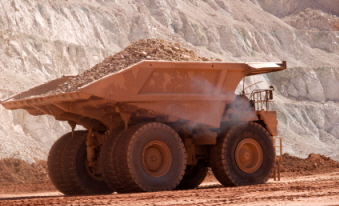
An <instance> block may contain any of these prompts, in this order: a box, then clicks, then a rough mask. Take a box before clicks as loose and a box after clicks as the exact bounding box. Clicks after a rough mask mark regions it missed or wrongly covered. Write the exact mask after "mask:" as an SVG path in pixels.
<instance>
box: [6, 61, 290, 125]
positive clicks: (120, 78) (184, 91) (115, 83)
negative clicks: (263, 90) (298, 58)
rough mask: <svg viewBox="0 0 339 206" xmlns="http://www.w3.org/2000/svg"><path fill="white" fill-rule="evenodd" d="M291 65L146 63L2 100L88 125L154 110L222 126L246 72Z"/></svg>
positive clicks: (54, 83)
mask: <svg viewBox="0 0 339 206" xmlns="http://www.w3.org/2000/svg"><path fill="white" fill-rule="evenodd" d="M285 68H286V63H285V62H282V63H225V62H168V61H142V62H140V63H138V64H135V65H132V66H130V67H129V68H126V69H124V70H121V71H119V72H117V73H113V74H110V75H107V76H105V77H103V78H101V79H99V80H96V81H94V82H91V83H89V84H87V85H84V86H82V87H80V88H78V89H77V90H76V91H74V92H69V93H60V94H55V95H49V96H44V95H42V94H43V93H45V92H46V91H48V90H51V89H53V88H56V87H57V86H58V84H61V83H64V82H67V80H68V79H69V78H67V77H65V78H61V79H58V80H54V81H51V82H49V83H47V84H44V85H40V86H38V87H36V88H33V89H31V90H28V91H26V92H23V93H21V94H18V95H15V96H13V97H12V98H10V99H7V100H5V101H2V102H1V104H2V105H3V106H4V107H5V108H6V109H11V110H14V109H25V110H27V111H28V112H29V113H30V114H32V115H44V114H49V115H52V116H54V117H55V119H57V120H64V121H73V122H76V123H77V124H81V125H83V126H85V127H86V124H87V123H88V121H91V119H95V120H98V121H100V122H101V123H103V124H104V125H106V126H107V127H110V125H113V124H114V123H113V122H114V119H115V117H117V116H121V113H124V114H128V113H135V112H137V111H139V112H148V113H150V112H153V113H156V114H161V115H166V116H169V117H171V118H177V119H183V120H189V121H193V122H196V123H201V124H206V125H209V126H211V127H219V125H220V121H221V118H222V114H223V111H224V109H225V105H226V104H228V103H231V102H232V101H234V99H235V94H234V91H235V89H236V88H237V86H238V84H239V82H240V81H241V79H242V78H243V77H245V76H250V75H256V74H263V73H269V72H275V71H280V70H283V69H285Z"/></svg>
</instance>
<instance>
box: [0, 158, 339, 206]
mask: <svg viewBox="0 0 339 206" xmlns="http://www.w3.org/2000/svg"><path fill="white" fill-rule="evenodd" d="M46 171H47V166H46V162H45V161H38V162H36V163H34V164H28V163H26V162H24V161H22V160H18V159H3V160H0V173H1V178H0V180H1V181H0V193H1V194H0V205H3V206H5V205H6V206H7V205H145V206H146V205H226V204H227V205H309V206H312V205H328V206H339V162H336V161H334V160H332V159H330V158H328V157H325V156H323V155H319V154H310V155H309V156H308V157H307V158H305V159H302V158H298V157H294V156H290V155H289V154H284V155H283V161H282V162H281V180H280V181H274V179H273V177H272V178H271V179H270V180H269V181H268V182H267V183H266V184H262V185H252V186H242V187H222V186H221V185H220V184H219V183H218V181H217V180H216V179H215V178H214V176H213V174H212V173H209V175H208V176H207V177H206V179H205V181H204V182H203V183H202V185H201V186H200V187H199V188H198V189H194V190H182V191H167V192H153V193H135V194H112V195H97V196H64V195H62V194H61V193H59V192H57V191H56V190H55V188H54V187H53V185H52V184H51V183H50V181H49V179H48V175H47V172H46Z"/></svg>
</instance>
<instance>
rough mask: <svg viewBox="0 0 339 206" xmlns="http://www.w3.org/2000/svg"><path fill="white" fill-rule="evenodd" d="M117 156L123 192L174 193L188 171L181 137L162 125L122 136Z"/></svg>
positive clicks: (140, 127)
mask: <svg viewBox="0 0 339 206" xmlns="http://www.w3.org/2000/svg"><path fill="white" fill-rule="evenodd" d="M114 157H115V162H116V165H118V167H116V174H117V178H118V180H119V185H120V186H121V187H119V188H117V192H121V193H127V192H153V191H165V190H172V189H174V188H175V187H176V186H177V185H178V184H179V183H180V181H181V179H182V178H183V175H184V173H185V168H186V151H185V147H184V144H183V143H182V140H181V138H180V137H179V135H178V134H177V133H176V132H175V131H174V130H173V129H172V128H170V127H169V126H167V125H165V124H162V123H146V124H140V125H135V126H133V127H131V128H130V129H128V130H127V131H126V132H123V133H121V134H120V137H119V138H118V142H117V143H116V149H115V155H114Z"/></svg>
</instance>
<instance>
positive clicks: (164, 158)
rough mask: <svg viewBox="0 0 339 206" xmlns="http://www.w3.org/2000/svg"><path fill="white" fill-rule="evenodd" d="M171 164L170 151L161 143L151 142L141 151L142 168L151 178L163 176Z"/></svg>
mask: <svg viewBox="0 0 339 206" xmlns="http://www.w3.org/2000/svg"><path fill="white" fill-rule="evenodd" d="M171 164H172V156H171V152H170V149H169V148H168V147H167V145H166V144H165V143H163V142H161V141H157V140H154V141H151V142H149V143H147V144H146V146H145V147H144V148H143V150H142V166H143V168H144V170H145V171H146V172H147V174H149V175H151V176H153V177H160V176H163V175H165V174H166V173H167V172H168V170H169V168H170V166H171Z"/></svg>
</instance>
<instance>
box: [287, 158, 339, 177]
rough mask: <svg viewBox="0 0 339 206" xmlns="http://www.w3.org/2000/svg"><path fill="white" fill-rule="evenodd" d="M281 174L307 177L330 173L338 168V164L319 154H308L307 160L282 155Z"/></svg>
mask: <svg viewBox="0 0 339 206" xmlns="http://www.w3.org/2000/svg"><path fill="white" fill-rule="evenodd" d="M281 165H282V167H281V172H285V173H291V172H292V173H297V174H298V175H308V174H313V173H323V172H332V171H333V170H334V169H336V168H339V162H337V161H334V160H332V159H331V158H329V157H326V156H324V155H320V154H314V153H312V154H310V155H309V156H308V157H307V158H305V159H302V158H299V157H295V156H291V155H289V154H288V153H285V154H284V155H283V159H282V162H281Z"/></svg>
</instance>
